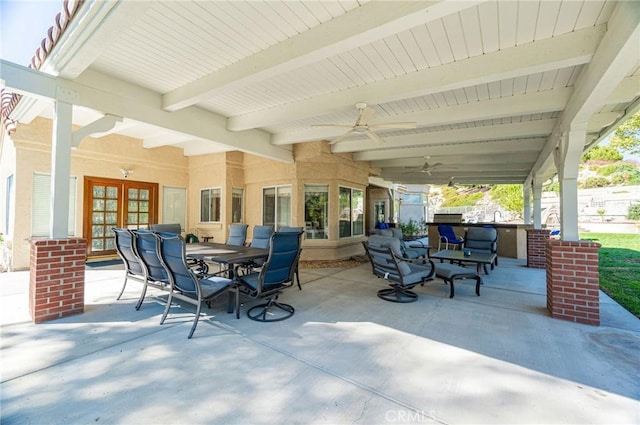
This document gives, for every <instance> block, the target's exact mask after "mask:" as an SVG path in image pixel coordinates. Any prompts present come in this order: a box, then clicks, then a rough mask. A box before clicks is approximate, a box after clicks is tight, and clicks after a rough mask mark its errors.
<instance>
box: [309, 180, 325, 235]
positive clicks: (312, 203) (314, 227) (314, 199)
mask: <svg viewBox="0 0 640 425" xmlns="http://www.w3.org/2000/svg"><path fill="white" fill-rule="evenodd" d="M328 205H329V186H328V185H305V186H304V222H305V238H306V239H328V238H329V235H328V233H327V229H328V225H327V219H328V216H329V214H328Z"/></svg>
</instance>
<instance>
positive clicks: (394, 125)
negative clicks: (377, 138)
mask: <svg viewBox="0 0 640 425" xmlns="http://www.w3.org/2000/svg"><path fill="white" fill-rule="evenodd" d="M369 127H370V128H416V123H415V122H386V123H380V124H369Z"/></svg>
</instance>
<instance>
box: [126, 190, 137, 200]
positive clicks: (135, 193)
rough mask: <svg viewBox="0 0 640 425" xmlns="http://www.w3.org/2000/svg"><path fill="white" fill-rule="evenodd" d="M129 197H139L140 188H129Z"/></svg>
mask: <svg viewBox="0 0 640 425" xmlns="http://www.w3.org/2000/svg"><path fill="white" fill-rule="evenodd" d="M127 193H128V194H129V195H128V198H129V199H138V189H134V188H129V190H128V191H127Z"/></svg>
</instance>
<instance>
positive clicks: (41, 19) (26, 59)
mask: <svg viewBox="0 0 640 425" xmlns="http://www.w3.org/2000/svg"><path fill="white" fill-rule="evenodd" d="M60 11H62V0H0V58H2V59H3V60H6V61H9V62H13V63H16V64H18V65H23V66H27V65H29V63H31V58H32V57H33V54H34V53H35V52H36V49H37V48H38V47H39V46H40V42H41V41H42V39H43V38H45V37H46V35H47V31H48V30H49V27H52V26H53V24H54V22H55V18H56V15H57V14H58V13H59V12H60Z"/></svg>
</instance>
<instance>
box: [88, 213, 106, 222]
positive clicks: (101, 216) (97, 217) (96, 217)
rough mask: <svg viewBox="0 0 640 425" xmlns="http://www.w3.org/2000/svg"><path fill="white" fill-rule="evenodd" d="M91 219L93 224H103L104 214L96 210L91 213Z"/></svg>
mask: <svg viewBox="0 0 640 425" xmlns="http://www.w3.org/2000/svg"><path fill="white" fill-rule="evenodd" d="M92 215H93V219H92V221H91V222H92V223H93V224H103V223H104V214H103V213H101V212H97V213H93V214H92Z"/></svg>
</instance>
